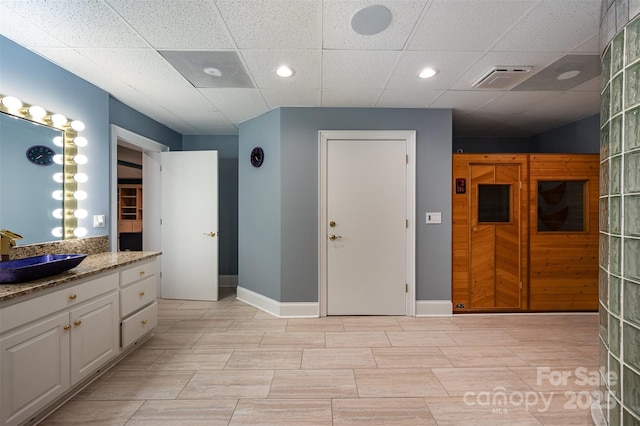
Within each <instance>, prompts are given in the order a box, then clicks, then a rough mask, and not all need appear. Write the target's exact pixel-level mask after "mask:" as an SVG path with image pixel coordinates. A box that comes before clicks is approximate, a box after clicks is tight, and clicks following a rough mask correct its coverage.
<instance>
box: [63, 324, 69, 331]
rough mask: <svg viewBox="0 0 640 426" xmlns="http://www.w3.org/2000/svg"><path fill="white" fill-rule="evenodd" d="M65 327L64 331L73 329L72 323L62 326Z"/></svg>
mask: <svg viewBox="0 0 640 426" xmlns="http://www.w3.org/2000/svg"><path fill="white" fill-rule="evenodd" d="M62 328H63V329H64V331H69V330H71V326H70V325H65V326H64V327H62Z"/></svg>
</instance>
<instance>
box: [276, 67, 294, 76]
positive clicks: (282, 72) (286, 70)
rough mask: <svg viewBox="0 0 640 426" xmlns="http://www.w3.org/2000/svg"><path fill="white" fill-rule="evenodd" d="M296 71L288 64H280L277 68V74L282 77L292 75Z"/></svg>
mask: <svg viewBox="0 0 640 426" xmlns="http://www.w3.org/2000/svg"><path fill="white" fill-rule="evenodd" d="M294 73H295V71H293V68H291V67H289V66H287V65H282V66H279V67H278V69H277V70H276V74H278V76H280V77H284V78H286V77H291V76H292V75H293V74H294Z"/></svg>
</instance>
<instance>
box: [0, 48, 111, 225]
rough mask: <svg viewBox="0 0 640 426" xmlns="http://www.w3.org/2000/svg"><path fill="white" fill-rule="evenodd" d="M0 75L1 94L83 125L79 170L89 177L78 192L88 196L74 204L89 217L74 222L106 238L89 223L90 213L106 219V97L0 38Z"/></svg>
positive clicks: (107, 140)
mask: <svg viewBox="0 0 640 426" xmlns="http://www.w3.org/2000/svg"><path fill="white" fill-rule="evenodd" d="M0 76H1V78H0V93H2V94H3V95H12V96H15V97H17V98H18V99H20V100H22V101H23V102H25V103H29V104H32V105H40V106H41V107H43V108H45V109H47V110H49V111H52V112H59V113H61V114H64V115H65V116H66V117H67V118H69V119H74V120H81V121H83V122H84V124H85V125H86V130H83V131H82V132H81V133H80V134H81V135H82V136H84V137H86V138H87V140H88V141H89V145H88V146H87V147H85V148H80V152H81V153H82V154H85V155H86V156H87V157H88V158H89V163H88V164H87V165H85V166H80V167H79V170H80V171H83V172H85V173H86V174H87V175H88V176H89V181H88V182H87V183H83V184H81V185H80V188H81V189H83V190H85V191H87V193H88V194H89V198H88V199H87V200H86V201H81V202H80V203H79V204H80V207H82V208H85V209H86V210H87V211H88V212H89V215H88V217H87V218H86V219H82V220H79V221H78V222H79V226H83V227H85V228H87V230H88V231H89V233H88V236H97V235H106V234H107V233H108V228H94V227H93V223H92V218H93V215H95V214H104V215H107V217H108V216H109V95H108V94H107V92H105V91H103V90H102V89H99V88H97V87H96V86H94V85H92V84H90V83H88V82H86V81H85V80H83V79H81V78H79V77H78V76H76V75H75V74H72V73H70V72H68V71H66V70H64V69H62V68H60V67H59V66H57V65H55V64H53V63H51V62H49V61H47V60H46V59H43V58H42V57H40V56H38V55H36V54H35V53H33V52H31V51H29V50H27V49H25V48H23V47H22V46H20V45H18V44H16V43H14V42H13V41H11V40H9V39H7V38H5V37H3V36H0ZM26 196H28V194H25V197H26ZM14 202H16V201H14ZM16 203H17V204H18V203H19V201H17V202H16ZM107 223H108V221H107ZM15 231H16V232H20V230H19V229H15Z"/></svg>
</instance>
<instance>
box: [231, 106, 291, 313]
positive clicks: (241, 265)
mask: <svg viewBox="0 0 640 426" xmlns="http://www.w3.org/2000/svg"><path fill="white" fill-rule="evenodd" d="M280 112H281V111H280V110H279V109H276V110H273V111H270V112H268V113H266V114H263V115H261V116H259V117H257V118H254V119H252V120H249V121H247V122H245V123H242V124H241V125H240V132H239V143H238V158H239V159H242V160H241V161H239V162H238V191H239V194H238V224H239V226H238V283H239V285H241V286H242V287H244V288H246V289H249V290H252V291H254V292H256V293H259V294H262V295H263V296H266V297H269V298H271V299H273V300H281V298H280V283H281V265H282V263H281V262H282V258H281V253H282V240H281V235H282V233H281V229H282V228H281V227H282V215H281V204H280V200H281V194H282V188H281V155H282V151H281V142H280V131H281V129H280ZM256 146H260V147H262V148H263V149H264V152H265V155H264V163H263V164H262V167H260V168H255V167H253V166H251V164H249V155H250V154H251V150H252V149H253V148H254V147H256ZM296 232H297V231H296ZM301 249H303V248H301Z"/></svg>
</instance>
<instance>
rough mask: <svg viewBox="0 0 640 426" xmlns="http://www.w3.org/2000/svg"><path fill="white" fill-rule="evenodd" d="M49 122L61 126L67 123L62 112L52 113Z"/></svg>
mask: <svg viewBox="0 0 640 426" xmlns="http://www.w3.org/2000/svg"><path fill="white" fill-rule="evenodd" d="M51 122H52V123H53V124H54V126H57V127H62V126H64V125H65V124H67V117H65V116H64V115H62V114H53V115H52V116H51Z"/></svg>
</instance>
